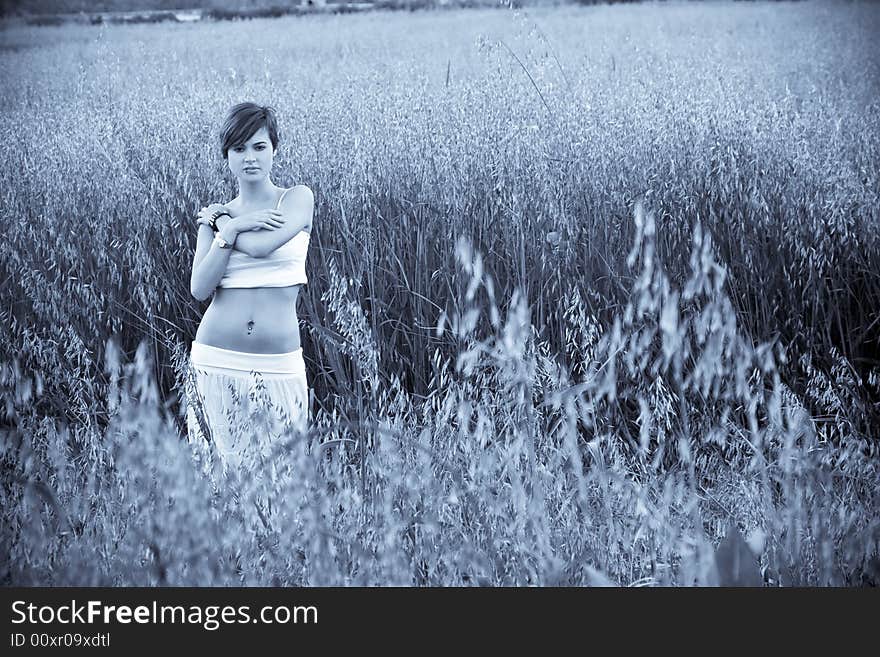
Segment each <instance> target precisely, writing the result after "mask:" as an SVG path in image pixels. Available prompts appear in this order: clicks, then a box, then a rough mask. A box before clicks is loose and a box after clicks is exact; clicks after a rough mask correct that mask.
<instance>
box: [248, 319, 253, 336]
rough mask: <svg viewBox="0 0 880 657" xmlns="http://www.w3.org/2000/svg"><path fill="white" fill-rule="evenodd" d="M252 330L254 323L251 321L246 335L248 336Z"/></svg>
mask: <svg viewBox="0 0 880 657" xmlns="http://www.w3.org/2000/svg"><path fill="white" fill-rule="evenodd" d="M253 330H254V322H253V320H251V321H250V322H248V335H250V334H251V331H253Z"/></svg>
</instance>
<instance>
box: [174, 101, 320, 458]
mask: <svg viewBox="0 0 880 657" xmlns="http://www.w3.org/2000/svg"><path fill="white" fill-rule="evenodd" d="M220 142H221V148H222V152H223V157H224V159H226V160H227V162H228V164H229V169H230V171H232V173H233V175H234V176H235V177H236V178H237V179H238V191H239V193H238V196H236V197H235V198H234V199H232V200H231V201H229V202H228V203H226V204H222V205H221V204H212V205H210V206H208V207H206V208H202V211H201V212H200V213H199V215H198V231H199V235H198V242H197V245H196V252H195V257H194V258H193V266H192V276H191V280H190V288H191V292H192V295H193V296H194V297H195V298H196V299H198V300H200V301H204V300H206V299H207V298H208V297H210V296H211V294H212V293H213V295H214V298H213V300H212V301H211V304H210V306H208V309H207V310H206V311H205V314H204V316H203V317H202V321H201V323H200V324H199V328H198V331H197V332H196V336H195V340H194V341H193V343H192V350H191V352H190V364H191V369H190V372H191V374H192V375H193V376H192V379H191V382H190V384H191V385H190V390H191V393H193V394H192V397H194V399H193V403H191V404H190V405H189V406H190V410H189V413H188V416H187V420H188V428H189V433H190V438H191V439H201V440H205V439H207V440H209V441H210V442H212V443H213V444H214V448H215V450H216V453H217V455H218V456H219V457H220V460H221V462H222V464H223V469H224V470H226V469H227V468H228V467H229V466H237V465H239V464H241V462H242V459H243V457H249V458H250V457H254V458H256V457H257V455H258V454H259V452H261V451H262V450H261V449H260V448H262V447H265V446H266V445H267V444H268V443H270V442H271V440H272V438H273V437H277V435H278V434H279V433H280V432H281V431H282V430H283V428H284V424H285V423H286V422H288V421H289V422H291V423H292V424H293V426H296V427H297V428H299V429H301V430H304V429H305V428H306V425H307V422H308V395H309V388H308V381H307V379H306V369H305V362H304V360H303V355H302V347H301V346H300V335H299V323H298V320H297V316H296V300H297V296H298V294H299V290H300V287H301V286H302V285H304V284H305V283H307V280H306V274H305V260H306V254H307V252H308V246H309V237H310V234H311V228H312V214H313V211H314V197H313V195H312V192H311V190H310V189H309V188H308V187H306V186H305V185H297V186H295V187H292V188H290V189H282V188H280V187H277V186H276V185H275V184H274V183H273V182H272V180H271V179H270V177H269V174H270V171H271V169H272V162H273V158H274V156H275V153H276V149H277V146H278V127H277V122H276V118H275V112H274V110H273V109H272V108H271V107H261V106H259V105H256V104H254V103H240V104H238V105H235V106H234V107H233V108H232V109H231V110H230V111H229V114H228V116H227V118H226V121H225V123H224V124H223V128H222V130H221V134H220ZM254 401H256V402H258V403H257V406H258V407H262V408H263V409H264V410H265V411H266V413H267V414H266V416H265V417H266V419H268V424H267V425H262V426H261V425H256V424H255V422H256V418H255V417H254V416H252V415H251V414H250V410H248V409H252V407H253V402H254ZM240 429H243V430H244V431H243V433H242V432H240ZM272 434H274V436H273V435H272ZM253 438H257V439H258V440H259V441H260V442H258V443H253V442H252V439H253Z"/></svg>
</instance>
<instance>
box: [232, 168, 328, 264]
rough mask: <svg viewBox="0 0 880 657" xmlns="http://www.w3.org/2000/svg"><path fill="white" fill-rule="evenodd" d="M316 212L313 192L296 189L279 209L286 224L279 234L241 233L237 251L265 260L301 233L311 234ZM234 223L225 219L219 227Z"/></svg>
mask: <svg viewBox="0 0 880 657" xmlns="http://www.w3.org/2000/svg"><path fill="white" fill-rule="evenodd" d="M314 208H315V197H314V195H313V194H312V190H311V189H309V188H308V187H306V186H305V185H297V186H296V187H293V188H292V189H291V190H290V192H289V193H287V194H285V195H284V199H283V201H282V202H281V207H280V208H279V210H280V211H281V213H282V219H283V220H284V224H283V225H282V226H281V227H280V228H278V229H276V230H257V231H253V230H252V231H246V232H241V233H239V234H238V238H237V239H236V241H235V248H236V250H238V251H242V252H243V253H247V254H248V255H249V256H252V257H254V258H265V257H266V256H267V255H269V254H270V253H272V251H274V250H275V249H277V248H278V247H279V246H282V245H284V244H287V242H289V241H290V240H291V239H292V238H293V236H294V235H296V234H297V233H298V232H300V231H301V230H306V231H307V232H310V231H311V229H312V216H313V214H314ZM224 220H225V222H224ZM230 221H231V220H230V219H229V218H228V217H221V219H220V220H219V221H218V224H217V225H218V226H227V225H229V223H230ZM221 229H222V228H221Z"/></svg>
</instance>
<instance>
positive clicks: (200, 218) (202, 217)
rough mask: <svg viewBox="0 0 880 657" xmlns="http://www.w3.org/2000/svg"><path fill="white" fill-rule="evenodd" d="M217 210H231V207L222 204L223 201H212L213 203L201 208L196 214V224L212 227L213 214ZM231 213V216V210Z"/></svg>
mask: <svg viewBox="0 0 880 657" xmlns="http://www.w3.org/2000/svg"><path fill="white" fill-rule="evenodd" d="M217 211H220V212H229V208H227V207H226V206H225V205H222V204H221V203H211V205H209V206H207V207H204V208H202V209H201V210H199V213H198V214H197V215H196V224H205V225H206V226H208V227H209V228H210V226H211V215H212V214H214V212H217ZM229 214H230V216H231V215H232V213H231V212H229Z"/></svg>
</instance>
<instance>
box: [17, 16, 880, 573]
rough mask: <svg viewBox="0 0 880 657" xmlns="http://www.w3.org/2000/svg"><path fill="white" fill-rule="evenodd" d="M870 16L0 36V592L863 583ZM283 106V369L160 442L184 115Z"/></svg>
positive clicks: (183, 257)
mask: <svg viewBox="0 0 880 657" xmlns="http://www.w3.org/2000/svg"><path fill="white" fill-rule="evenodd" d="M877 33H880V7H878V6H876V5H872V4H870V3H858V2H855V3H830V2H829V3H821V2H816V3H813V2H803V3H760V2H757V3H731V4H724V3H711V4H706V5H702V4H694V3H681V4H678V3H663V4H644V5H626V6H596V7H584V8H575V7H569V8H553V9H541V10H538V9H535V10H528V11H512V10H503V9H500V10H486V11H447V12H424V13H415V14H403V13H387V12H375V13H370V14H364V15H356V16H316V17H303V18H293V17H289V18H282V19H276V20H254V21H243V22H232V23H215V24H211V23H209V24H199V25H167V24H163V25H140V26H109V27H108V26H96V27H83V26H75V27H74V26H69V27H45V28H36V27H29V28H25V27H16V28H14V29H13V28H7V29H3V30H0V64H2V66H0V71H2V72H0V76H2V84H3V89H4V94H3V95H2V97H0V103H2V105H3V115H2V120H0V136H2V142H0V144H2V145H0V152H2V158H0V180H2V212H0V221H2V240H0V290H2V304H0V318H2V322H0V346H2V352H0V353H2V369H0V394H2V403H3V406H4V407H5V416H4V420H3V425H2V426H3V443H2V450H3V451H2V461H3V472H4V476H3V481H2V488H0V495H2V515H0V528H2V531H0V541H2V550H3V552H4V553H6V554H9V555H10V557H9V559H8V560H4V561H3V564H2V568H3V572H0V580H2V582H3V583H5V584H21V585H30V584H47V585H71V584H77V585H95V584H104V585H122V584H133V585H164V584H175V585H215V584H219V585H237V584H246V585H254V584H261V585H278V584H281V585H339V584H342V585H348V584H355V585H383V584H395V585H430V586H434V585H471V584H474V585H477V584H489V585H535V584H537V585H548V584H549V585H557V584H571V585H582V584H602V583H608V582H611V583H614V584H621V585H649V586H662V585H690V584H695V583H696V584H710V583H717V582H719V581H721V582H726V581H729V579H726V578H727V577H728V575H727V574H725V572H724V566H723V564H722V563H721V561H719V560H718V559H717V558H716V556H715V548H716V547H717V546H718V543H719V541H720V540H721V538H722V537H723V536H724V535H725V534H726V533H728V532H729V531H731V528H732V527H738V528H739V529H740V531H741V532H742V534H743V536H745V537H747V539H748V540H747V543H748V546H749V547H748V549H749V550H751V551H752V552H753V554H754V555H755V556H754V562H755V568H756V569H758V568H759V569H760V577H762V579H763V581H764V582H765V583H766V584H768V585H848V586H851V585H865V584H876V583H877V582H878V578H880V556H878V555H880V515H878V509H880V504H878V502H880V493H878V490H877V481H878V472H877V462H878V461H877V457H878V454H877V447H878V442H877V441H878V430H877V429H878V425H880V423H878V420H880V406H878V401H880V314H878V309H880V236H878V230H877V227H878V220H880V210H878V208H880V204H878V201H880V199H878V196H880V175H878V172H880V101H878V94H877V91H878V88H880V84H878V83H880V59H878V56H877V54H876V48H875V47H874V46H875V44H874V43H873V41H874V35H876V34H877ZM242 100H253V101H256V102H259V103H262V104H269V105H272V106H273V107H275V108H276V109H277V110H278V114H279V119H280V122H281V129H282V133H281V145H280V152H279V155H278V157H277V158H276V169H275V171H274V173H273V180H274V181H275V182H276V183H277V184H280V185H285V186H289V185H292V184H295V183H305V184H307V185H309V186H310V187H311V188H312V189H313V190H314V192H315V196H316V204H317V209H316V216H315V228H314V231H313V233H312V246H311V250H310V254H309V259H308V264H307V273H308V276H309V281H310V283H309V285H308V286H307V287H306V288H305V289H304V290H303V293H302V295H301V299H300V302H299V312H300V319H301V327H302V337H303V349H304V353H305V358H306V364H307V367H308V372H309V380H310V384H311V386H312V387H313V389H314V398H313V400H312V404H313V406H312V414H313V415H312V420H313V421H312V426H311V427H310V430H309V432H308V435H299V434H294V433H291V435H289V436H288V437H287V438H286V439H285V440H282V441H280V442H278V443H277V444H275V445H273V446H272V449H271V451H270V452H269V453H255V454H254V459H255V463H254V464H252V465H251V467H249V468H247V469H245V470H243V471H241V472H240V473H236V474H235V475H234V476H232V477H231V478H230V479H229V480H228V481H225V482H223V483H222V485H221V486H215V485H214V482H213V481H212V479H211V476H207V474H208V473H210V472H211V471H212V470H211V467H212V458H211V455H210V453H209V452H207V451H205V450H204V449H203V448H202V447H200V446H191V445H188V444H187V442H186V440H185V424H184V418H185V413H186V398H185V395H184V394H183V391H184V390H185V385H184V371H185V370H184V364H185V360H186V356H187V353H188V349H189V344H190V342H191V340H192V338H193V336H194V335H195V330H196V327H197V326H198V322H199V319H200V317H201V314H202V312H203V311H204V309H205V307H206V304H205V305H203V304H200V303H199V302H197V301H196V300H194V299H193V298H192V297H191V296H190V294H189V275H190V267H191V262H192V255H193V251H194V246H195V239H196V230H195V224H194V221H193V216H194V214H195V212H196V211H198V209H199V208H200V207H202V206H203V205H206V204H208V203H209V202H222V201H226V200H229V199H231V198H232V197H233V196H235V194H236V189H235V181H234V179H232V178H231V176H230V174H229V172H228V169H226V168H225V163H224V162H223V160H222V158H221V156H220V151H219V147H218V145H217V141H216V137H215V135H216V130H217V128H218V127H219V123H220V121H221V120H222V117H223V113H224V112H225V111H226V109H227V108H228V107H229V106H231V105H232V104H234V103H236V102H240V101H242Z"/></svg>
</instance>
